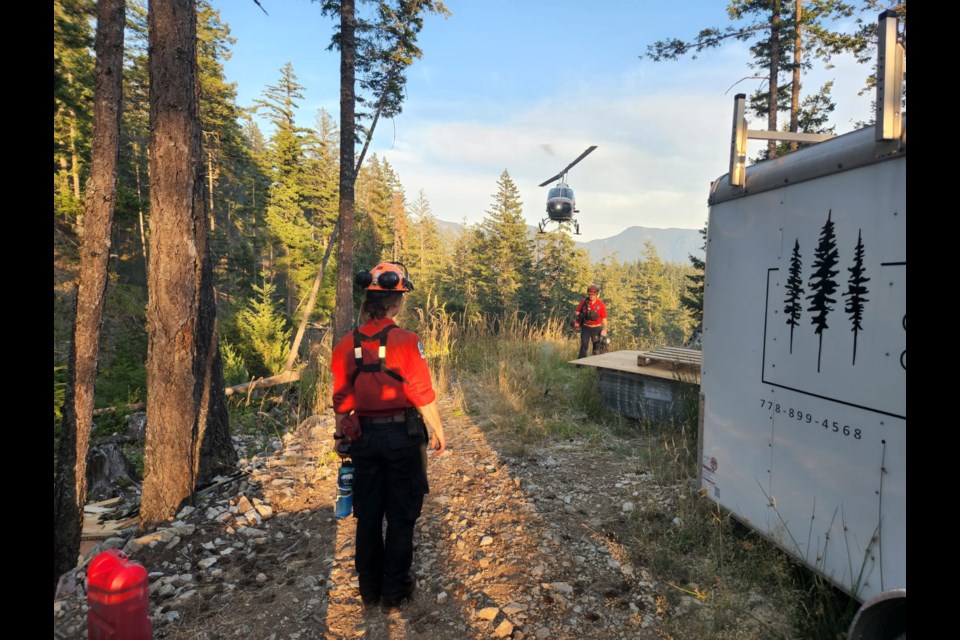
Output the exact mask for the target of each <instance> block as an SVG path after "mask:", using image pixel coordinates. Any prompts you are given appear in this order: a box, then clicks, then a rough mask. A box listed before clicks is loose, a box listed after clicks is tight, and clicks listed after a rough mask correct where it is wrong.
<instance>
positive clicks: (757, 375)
mask: <svg viewBox="0 0 960 640" xmlns="http://www.w3.org/2000/svg"><path fill="white" fill-rule="evenodd" d="M880 27H881V29H880V37H881V46H880V60H879V65H878V69H879V70H880V72H881V73H879V74H878V76H879V80H880V82H879V83H878V100H877V102H878V113H877V124H876V126H875V127H873V126H871V127H869V128H865V129H861V130H858V131H854V132H852V133H848V134H845V135H842V136H839V137H835V138H832V139H829V140H826V141H823V142H818V143H817V144H814V145H811V146H809V147H806V148H803V149H801V150H799V151H796V152H794V153H791V154H787V155H785V156H783V157H780V158H776V159H773V160H768V161H764V162H759V163H756V164H754V165H752V166H750V167H745V166H744V165H745V162H744V161H745V146H746V144H745V143H746V138H748V137H757V138H767V139H769V138H774V137H780V139H784V138H783V137H782V136H784V135H789V134H777V133H773V134H771V133H769V132H756V131H749V130H747V129H746V123H745V121H744V120H743V108H744V107H743V96H742V95H741V96H737V102H736V103H735V109H734V113H735V115H734V134H733V142H732V154H731V168H730V172H729V173H728V174H726V175H724V176H722V177H721V178H719V179H718V180H716V181H715V182H714V183H713V184H712V185H711V192H710V196H709V205H710V213H709V221H708V230H707V252H706V256H707V257H706V273H705V281H704V284H705V289H704V311H703V338H702V340H703V364H702V370H701V387H700V390H701V414H700V438H699V445H698V446H699V454H700V461H701V470H700V484H701V487H702V488H703V489H705V490H706V491H707V492H708V494H709V495H710V496H711V498H712V499H714V500H716V501H717V502H718V503H719V504H720V505H721V506H722V507H723V508H725V509H726V510H728V511H729V512H730V513H732V514H733V515H734V516H735V517H736V518H737V519H739V520H741V521H742V522H744V523H745V524H746V525H747V526H749V527H751V528H752V529H754V530H756V531H758V532H760V533H761V534H763V535H764V536H765V537H767V538H768V539H770V540H773V541H774V542H775V543H776V544H778V545H779V546H780V547H781V548H782V549H783V550H785V551H786V552H787V553H789V554H791V555H792V556H794V557H795V558H796V559H797V560H799V561H800V562H802V563H803V564H805V565H807V566H808V567H810V568H811V569H812V570H814V571H816V572H817V573H819V574H820V575H821V576H823V577H824V578H826V579H827V580H829V581H830V582H831V583H833V584H834V585H836V586H837V587H839V588H841V589H842V590H844V591H845V592H847V593H848V594H850V595H851V596H853V597H855V598H856V599H857V600H858V601H860V602H861V603H863V606H862V607H861V608H860V611H859V612H858V613H857V616H856V618H855V619H854V621H853V624H852V625H851V630H850V633H849V635H848V638H849V639H850V640H855V639H859V638H899V637H904V638H905V636H906V578H907V570H906V488H907V468H906V460H907V455H906V453H907V451H906V445H907V439H906V428H907V401H906V380H907V363H906V355H907V352H906V329H907V313H906V290H907V255H906V222H907V216H906V213H907V212H906V164H907V161H906V116H905V114H902V113H901V112H900V111H901V109H900V102H901V101H900V95H901V94H900V87H901V86H902V80H901V78H902V76H901V75H900V74H901V73H902V69H903V64H904V56H903V50H902V48H901V47H899V45H897V44H896V19H895V16H893V14H892V13H891V12H885V13H884V14H882V15H881V17H880ZM891 39H892V40H891ZM884 88H886V92H885V91H884ZM799 139H801V140H803V141H806V142H811V141H814V140H813V139H811V138H799Z"/></svg>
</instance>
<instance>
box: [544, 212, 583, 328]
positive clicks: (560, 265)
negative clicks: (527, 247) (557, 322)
mask: <svg viewBox="0 0 960 640" xmlns="http://www.w3.org/2000/svg"><path fill="white" fill-rule="evenodd" d="M534 256H535V257H534V265H533V272H534V278H533V280H534V282H535V283H537V289H536V291H537V301H536V304H535V306H534V309H535V310H536V313H535V314H534V317H535V318H536V319H537V320H538V321H541V322H542V321H545V320H547V319H549V318H553V317H558V316H566V315H567V314H568V313H569V310H570V308H571V306H573V305H575V304H577V302H578V301H579V300H580V298H579V297H578V294H579V293H580V291H581V287H578V286H577V285H578V284H579V281H580V280H581V279H582V278H583V277H584V274H586V273H588V272H589V267H590V259H589V256H588V255H587V252H586V251H585V250H583V249H578V248H577V246H576V243H575V242H574V241H573V239H572V238H571V237H570V236H569V235H568V234H567V232H566V230H565V229H564V228H563V227H560V228H558V229H555V230H552V231H547V232H544V233H539V234H537V235H536V236H535V237H534Z"/></svg>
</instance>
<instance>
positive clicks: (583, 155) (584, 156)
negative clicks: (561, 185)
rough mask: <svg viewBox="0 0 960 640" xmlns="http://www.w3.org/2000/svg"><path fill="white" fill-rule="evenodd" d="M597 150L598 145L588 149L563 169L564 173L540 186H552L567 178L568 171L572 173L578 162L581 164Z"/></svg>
mask: <svg viewBox="0 0 960 640" xmlns="http://www.w3.org/2000/svg"><path fill="white" fill-rule="evenodd" d="M596 148H597V145H593V146H591V147H588V148H587V150H586V151H584V152H583V153H581V154H580V155H579V156H577V159H576V160H574V161H573V162H571V163H570V164H568V165H567V166H566V167H565V168H564V169H563V171H561V172H560V173H558V174H557V175H555V176H553V177H552V178H550V179H548V180H544V181H543V183H541V184H540V186H541V187H545V186H547V185H548V184H550V183H551V182H553V181H554V180H559V179H560V178H562V177H563V176H565V175H566V174H567V171H570V168H571V167H573V165H575V164H577V163H578V162H580V161H581V160H583V159H584V158H586V157H587V156H588V155H590V153H591V152H592V151H593V150H594V149H596Z"/></svg>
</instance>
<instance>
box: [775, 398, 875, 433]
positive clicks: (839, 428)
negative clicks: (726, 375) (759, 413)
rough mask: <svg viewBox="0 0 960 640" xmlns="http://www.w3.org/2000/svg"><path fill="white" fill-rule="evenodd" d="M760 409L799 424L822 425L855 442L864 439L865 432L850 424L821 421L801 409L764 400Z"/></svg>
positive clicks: (827, 420) (828, 420)
mask: <svg viewBox="0 0 960 640" xmlns="http://www.w3.org/2000/svg"><path fill="white" fill-rule="evenodd" d="M760 408H761V409H769V410H770V412H771V413H776V414H780V415H785V416H786V417H787V418H792V419H794V420H796V421H797V422H801V423H803V424H816V425H820V426H821V427H823V428H824V429H826V430H827V431H829V432H831V433H837V434H841V435H844V436H847V437H852V438H853V439H854V440H860V439H861V438H862V437H863V432H862V431H861V430H860V429H857V428H855V427H851V426H850V425H848V424H841V423H839V422H837V421H836V420H830V419H823V420H821V419H819V418H815V417H814V416H813V414H811V413H808V412H806V411H804V410H803V409H799V408H797V407H788V406H784V405H781V404H778V403H776V402H770V401H769V400H765V399H764V398H760Z"/></svg>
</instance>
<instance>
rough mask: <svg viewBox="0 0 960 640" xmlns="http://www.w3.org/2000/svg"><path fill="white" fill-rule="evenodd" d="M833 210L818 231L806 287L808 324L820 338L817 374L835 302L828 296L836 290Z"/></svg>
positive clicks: (835, 245) (835, 240)
mask: <svg viewBox="0 0 960 640" xmlns="http://www.w3.org/2000/svg"><path fill="white" fill-rule="evenodd" d="M832 214H833V209H831V210H830V211H828V212H827V221H826V222H825V223H824V225H823V229H821V230H820V243H819V244H818V245H817V249H816V251H814V253H813V275H812V276H811V277H810V282H809V283H807V286H809V287H810V295H808V296H807V300H810V301H811V302H810V307H809V308H808V309H807V311H812V312H813V313H814V315H813V317H812V318H810V323H811V324H812V325H813V326H815V327H816V329H815V330H814V332H815V333H816V334H817V335H818V336H820V345H819V347H818V351H817V373H820V356H821V355H822V354H823V330H824V329H827V328H828V327H827V315H828V314H829V313H830V312H831V311H833V307H832V306H831V305H832V304H833V303H834V302H836V300H834V299H833V298H831V297H830V296H831V295H833V294H834V292H835V291H836V290H837V282H836V281H835V280H834V279H833V277H834V276H836V275H837V273H838V272H837V271H836V270H835V269H834V267H835V266H837V262H838V256H837V236H836V233H835V231H834V229H833V220H831V219H830V217H831V215H832Z"/></svg>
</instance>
